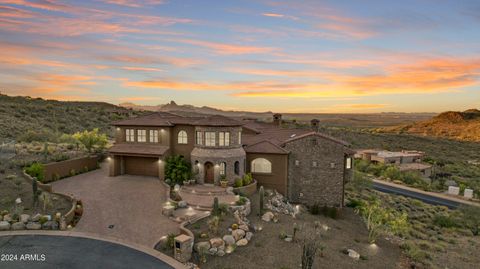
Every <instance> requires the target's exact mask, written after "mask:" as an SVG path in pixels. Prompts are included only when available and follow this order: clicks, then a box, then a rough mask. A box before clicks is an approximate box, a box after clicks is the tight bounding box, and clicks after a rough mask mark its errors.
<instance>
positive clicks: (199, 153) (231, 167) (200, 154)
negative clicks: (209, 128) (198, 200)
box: [191, 147, 245, 184]
mask: <svg viewBox="0 0 480 269" xmlns="http://www.w3.org/2000/svg"><path fill="white" fill-rule="evenodd" d="M191 160H192V167H193V170H194V174H196V180H197V182H198V183H200V184H204V183H205V167H204V166H205V163H206V162H211V163H213V164H214V169H215V170H214V183H215V184H219V181H220V163H221V162H225V163H226V171H225V172H226V179H227V180H228V181H229V183H230V184H233V182H234V181H235V178H241V177H243V175H244V173H245V170H244V168H245V166H244V163H245V150H243V148H241V147H239V148H230V149H221V148H197V147H196V148H194V149H193V151H192V153H191ZM197 161H198V163H196V162H197ZM235 162H239V173H238V175H237V174H235ZM197 171H198V172H197Z"/></svg>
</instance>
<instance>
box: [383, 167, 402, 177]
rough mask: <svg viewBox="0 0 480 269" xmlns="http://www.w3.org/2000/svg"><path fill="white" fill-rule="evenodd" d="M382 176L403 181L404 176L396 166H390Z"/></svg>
mask: <svg viewBox="0 0 480 269" xmlns="http://www.w3.org/2000/svg"><path fill="white" fill-rule="evenodd" d="M382 176H383V177H386V178H389V179H391V180H402V174H401V172H400V170H398V168H397V167H395V166H388V167H387V169H385V170H384V171H383V173H382Z"/></svg>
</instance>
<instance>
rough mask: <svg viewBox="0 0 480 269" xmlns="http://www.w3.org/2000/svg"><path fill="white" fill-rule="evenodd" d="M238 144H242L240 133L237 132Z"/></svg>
mask: <svg viewBox="0 0 480 269" xmlns="http://www.w3.org/2000/svg"><path fill="white" fill-rule="evenodd" d="M238 144H239V145H241V144H242V132H238Z"/></svg>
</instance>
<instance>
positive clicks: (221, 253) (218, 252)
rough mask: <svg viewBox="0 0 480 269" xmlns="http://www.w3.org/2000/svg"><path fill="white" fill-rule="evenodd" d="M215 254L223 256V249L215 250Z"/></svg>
mask: <svg viewBox="0 0 480 269" xmlns="http://www.w3.org/2000/svg"><path fill="white" fill-rule="evenodd" d="M217 256H219V257H223V256H225V251H224V250H221V249H219V250H218V251H217Z"/></svg>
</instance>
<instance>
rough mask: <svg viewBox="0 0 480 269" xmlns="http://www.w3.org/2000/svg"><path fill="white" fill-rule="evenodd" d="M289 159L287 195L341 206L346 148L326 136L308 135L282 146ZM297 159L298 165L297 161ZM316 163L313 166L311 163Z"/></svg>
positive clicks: (296, 198) (302, 201)
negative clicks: (286, 151)
mask: <svg viewBox="0 0 480 269" xmlns="http://www.w3.org/2000/svg"><path fill="white" fill-rule="evenodd" d="M285 149H286V150H288V151H290V158H289V162H288V168H289V169H288V185H289V191H288V198H289V200H290V201H292V202H298V203H303V204H307V205H313V204H315V203H318V204H320V205H326V206H334V207H341V206H343V192H344V180H345V177H346V176H347V174H349V173H350V172H349V171H348V172H347V171H346V170H345V160H346V155H345V147H344V146H343V145H341V144H338V143H335V142H333V141H330V140H328V139H325V138H321V137H318V136H307V137H304V138H302V139H297V140H294V141H291V142H289V143H287V144H286V145H285ZM296 161H298V162H299V163H298V165H297V164H296ZM313 162H316V166H315V165H314V164H313Z"/></svg>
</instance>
